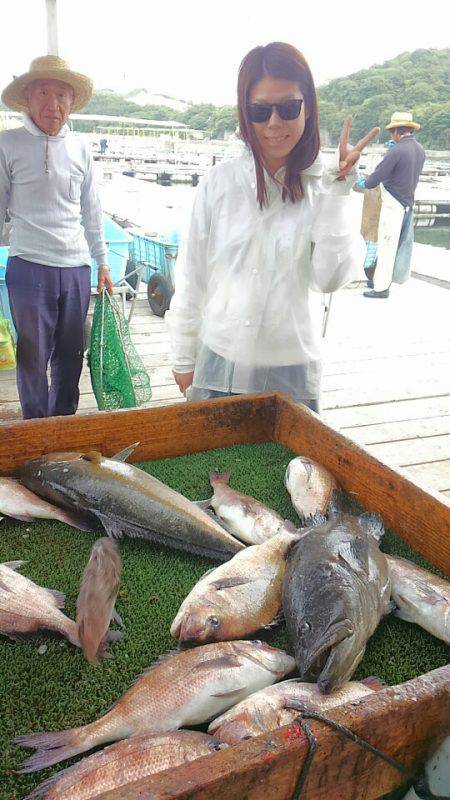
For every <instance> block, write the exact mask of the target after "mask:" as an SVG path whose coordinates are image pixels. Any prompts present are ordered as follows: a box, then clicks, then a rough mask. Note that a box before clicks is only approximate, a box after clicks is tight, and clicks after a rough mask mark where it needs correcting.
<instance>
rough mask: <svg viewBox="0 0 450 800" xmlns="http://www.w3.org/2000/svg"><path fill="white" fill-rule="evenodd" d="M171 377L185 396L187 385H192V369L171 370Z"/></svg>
mask: <svg viewBox="0 0 450 800" xmlns="http://www.w3.org/2000/svg"><path fill="white" fill-rule="evenodd" d="M172 374H173V377H174V378H175V383H176V384H177V386H178V388H179V390H180V392H181V394H184V395H185V396H186V391H187V389H189V386H191V385H192V381H193V380H194V371H193V370H192V372H174V371H173V370H172Z"/></svg>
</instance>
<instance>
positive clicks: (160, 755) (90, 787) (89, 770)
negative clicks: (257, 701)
mask: <svg viewBox="0 0 450 800" xmlns="http://www.w3.org/2000/svg"><path fill="white" fill-rule="evenodd" d="M222 747H226V745H225V744H219V742H217V741H216V740H215V739H213V738H212V737H211V736H207V734H206V733H198V732H195V731H176V732H173V733H163V734H159V735H154V736H149V735H145V734H144V735H143V736H132V737H131V738H130V739H127V740H126V741H123V742H117V743H116V744H112V745H110V746H109V747H105V748H104V749H103V750H100V752H98V753H94V755H92V756H87V758H83V759H82V760H81V761H78V763H77V764H74V765H73V766H72V767H68V768H67V769H63V770H62V771H61V772H57V773H56V775H52V776H51V778H47V780H46V781H44V782H43V783H41V784H40V785H39V786H37V787H36V789H34V790H33V791H32V792H31V794H29V795H28V797H27V798H26V800H32V798H35V797H42V798H45V800H91V798H93V797H98V795H102V794H104V793H105V792H110V791H112V790H113V789H119V788H121V787H122V788H126V789H128V787H130V788H129V795H127V796H129V797H130V798H135V797H137V796H138V794H139V793H138V792H136V790H135V788H134V787H135V786H136V783H135V781H138V780H140V779H141V778H146V777H147V776H148V775H154V774H156V773H158V772H162V771H163V770H165V769H170V768H171V767H178V766H179V765H180V764H186V763H187V762H188V761H193V760H194V759H196V758H201V756H207V755H209V754H210V753H213V752H214V751H216V750H220V749H221V748H222ZM121 796H122V797H123V796H124V795H123V793H122V794H121Z"/></svg>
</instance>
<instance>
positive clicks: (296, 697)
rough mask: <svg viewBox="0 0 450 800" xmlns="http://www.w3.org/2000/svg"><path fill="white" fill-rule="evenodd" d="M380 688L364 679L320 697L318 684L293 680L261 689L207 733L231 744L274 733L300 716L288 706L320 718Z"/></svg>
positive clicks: (376, 682)
mask: <svg viewBox="0 0 450 800" xmlns="http://www.w3.org/2000/svg"><path fill="white" fill-rule="evenodd" d="M383 688H384V683H383V682H382V681H380V680H379V679H378V678H365V679H364V680H362V681H350V682H349V683H344V685H343V686H341V688H340V689H338V690H337V691H336V692H333V694H322V692H321V691H320V689H319V687H318V686H317V684H315V683H302V682H301V681H298V680H296V679H295V678H292V679H290V680H287V681H281V683H276V684H274V686H269V687H268V688H267V689H260V691H259V692H255V693H254V694H251V695H250V697H247V698H246V699H245V700H241V702H240V703H238V704H237V705H235V706H233V708H230V710H229V711H226V712H225V714H221V715H220V717H216V719H214V720H213V721H212V722H211V724H210V726H209V728H208V733H211V734H212V735H213V736H214V737H215V738H216V739H218V740H219V742H226V743H227V744H234V742H240V741H242V740H243V739H252V738H253V737H254V736H260V735H261V734H262V733H267V732H268V731H273V730H276V729H277V728H280V727H281V726H282V725H290V724H291V723H292V722H293V721H294V720H295V718H296V717H298V715H299V711H298V710H297V709H296V708H292V707H289V706H290V704H291V703H293V704H298V705H301V706H303V707H305V708H307V709H309V710H310V711H318V712H319V713H321V714H323V713H325V712H326V711H328V710H329V709H330V708H336V706H343V705H344V704H345V703H354V702H356V701H357V700H361V699H362V698H363V697H367V695H369V694H373V692H376V691H379V690H380V689H383Z"/></svg>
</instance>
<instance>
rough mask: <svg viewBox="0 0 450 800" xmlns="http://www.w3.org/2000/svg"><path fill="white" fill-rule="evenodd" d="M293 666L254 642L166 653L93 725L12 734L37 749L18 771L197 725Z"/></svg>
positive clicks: (279, 652)
mask: <svg viewBox="0 0 450 800" xmlns="http://www.w3.org/2000/svg"><path fill="white" fill-rule="evenodd" d="M294 668H295V661H294V659H293V658H292V657H291V656H290V655H288V654H287V653H285V652H284V651H283V650H278V649H277V648H274V647H269V645H267V644H265V643H263V642H259V641H254V642H250V641H237V642H218V643H214V644H205V645H203V646H202V647H196V648H191V649H188V650H184V651H181V652H177V653H174V654H173V653H172V654H169V655H168V656H166V657H163V658H160V659H159V660H158V661H157V662H156V663H155V664H154V665H153V666H152V667H150V669H149V670H147V671H146V672H144V673H143V674H142V675H141V676H140V677H139V678H137V680H136V681H135V683H134V684H133V685H132V686H130V688H129V689H127V691H126V692H125V693H124V694H123V695H122V697H121V698H120V699H119V700H118V702H116V703H115V704H114V706H112V708H111V709H110V710H109V711H107V713H106V714H104V716H102V717H100V718H99V719H97V720H95V721H94V722H91V723H88V724H87V725H82V726H81V727H78V728H72V729H69V730H64V731H55V732H49V733H31V734H25V735H23V736H17V737H16V739H15V740H14V741H15V743H16V744H19V745H22V747H28V748H34V749H35V750H36V751H37V752H36V753H33V755H31V756H30V757H29V758H28V759H26V761H25V762H24V763H23V765H22V767H21V771H22V772H34V771H35V770H37V769H43V768H44V767H48V766H51V765H52V764H57V763H58V762H59V761H63V760H65V759H66V758H71V757H72V756H75V755H78V753H84V752H86V751H87V750H92V748H94V747H98V746H99V745H103V744H106V743H108V742H114V741H117V740H119V739H126V738H128V737H130V736H136V735H138V734H144V733H148V734H155V733H167V732H169V731H175V730H178V728H181V727H187V726H191V725H201V724H202V723H204V722H208V721H209V720H211V719H212V718H213V717H215V716H217V715H218V714H221V713H222V712H223V711H226V709H227V708H230V707H231V706H232V705H234V704H235V703H238V702H239V701H240V700H243V699H244V697H247V695H249V694H251V693H252V692H255V691H257V690H258V689H262V688H264V687H265V686H269V685H270V684H271V683H275V681H277V680H280V679H281V678H283V677H284V676H285V675H287V674H288V673H289V672H291V671H292V670H293V669H294Z"/></svg>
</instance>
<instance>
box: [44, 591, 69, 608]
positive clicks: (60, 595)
mask: <svg viewBox="0 0 450 800" xmlns="http://www.w3.org/2000/svg"><path fill="white" fill-rule="evenodd" d="M45 591H46V592H47V593H48V594H49V595H50V597H51V599H52V600H53V603H54V604H55V606H56V608H64V603H65V602H66V595H65V594H64V592H58V590H57V589H46V590H45Z"/></svg>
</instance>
